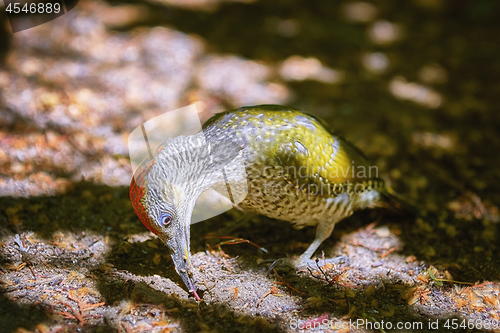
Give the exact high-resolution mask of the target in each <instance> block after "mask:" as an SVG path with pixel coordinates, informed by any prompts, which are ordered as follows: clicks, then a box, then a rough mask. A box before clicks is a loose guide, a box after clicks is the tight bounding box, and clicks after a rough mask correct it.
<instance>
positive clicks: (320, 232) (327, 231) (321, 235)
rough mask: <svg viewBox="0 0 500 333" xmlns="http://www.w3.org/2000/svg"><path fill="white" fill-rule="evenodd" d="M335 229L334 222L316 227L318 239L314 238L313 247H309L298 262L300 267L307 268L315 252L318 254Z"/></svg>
mask: <svg viewBox="0 0 500 333" xmlns="http://www.w3.org/2000/svg"><path fill="white" fill-rule="evenodd" d="M334 227H335V222H332V221H328V222H326V221H325V222H323V223H320V224H318V226H317V227H316V237H315V238H314V240H313V242H312V243H311V245H309V247H308V248H307V250H306V251H305V252H304V253H302V255H301V256H300V258H299V262H298V265H299V266H307V264H308V262H309V261H310V259H311V257H312V256H313V254H314V252H316V250H317V249H318V247H319V246H320V245H321V243H323V241H324V240H325V239H327V238H328V237H330V235H331V234H332V231H333V228H334Z"/></svg>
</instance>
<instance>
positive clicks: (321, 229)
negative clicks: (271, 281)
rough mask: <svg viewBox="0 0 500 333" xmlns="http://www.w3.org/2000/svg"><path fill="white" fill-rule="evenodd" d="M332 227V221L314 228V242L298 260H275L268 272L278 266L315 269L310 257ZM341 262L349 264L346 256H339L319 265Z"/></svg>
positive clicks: (314, 263) (328, 235)
mask: <svg viewBox="0 0 500 333" xmlns="http://www.w3.org/2000/svg"><path fill="white" fill-rule="evenodd" d="M334 227H335V222H332V221H328V222H323V223H320V224H319V225H318V226H317V228H316V237H315V238H314V241H313V242H312V243H311V245H309V247H308V248H307V250H306V251H305V252H304V253H302V255H301V256H300V257H299V258H298V259H296V260H290V259H289V258H282V259H278V260H275V261H274V262H273V263H272V264H271V266H270V268H269V270H272V269H273V268H275V267H277V266H278V265H285V266H289V267H294V268H300V267H307V266H311V267H315V266H316V262H315V261H314V260H311V257H312V256H313V254H314V252H316V250H317V249H318V247H319V246H320V245H321V243H323V241H324V240H325V239H327V238H328V237H330V235H331V234H332V231H333V228H334ZM342 261H344V262H349V258H348V257H346V256H340V257H337V258H331V259H326V260H324V261H323V260H322V261H321V263H323V264H324V263H330V264H338V263H339V262H342Z"/></svg>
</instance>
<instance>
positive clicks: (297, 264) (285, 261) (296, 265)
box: [268, 255, 350, 272]
mask: <svg viewBox="0 0 500 333" xmlns="http://www.w3.org/2000/svg"><path fill="white" fill-rule="evenodd" d="M326 264H331V265H338V264H347V265H349V264H350V259H349V257H348V256H346V255H342V256H338V257H335V258H328V259H319V258H316V259H309V258H303V257H299V258H297V259H291V258H279V259H276V260H274V261H273V262H272V263H271V265H270V266H269V270H268V272H271V271H272V270H273V269H275V268H277V267H279V266H285V267H289V268H293V269H298V270H299V269H302V268H306V267H311V268H313V267H317V266H318V265H319V266H320V267H322V266H324V265H326Z"/></svg>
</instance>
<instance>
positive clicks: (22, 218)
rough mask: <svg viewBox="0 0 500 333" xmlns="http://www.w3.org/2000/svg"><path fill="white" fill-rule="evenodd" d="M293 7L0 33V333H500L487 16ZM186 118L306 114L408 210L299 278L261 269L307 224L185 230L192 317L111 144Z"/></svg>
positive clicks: (443, 8)
mask: <svg viewBox="0 0 500 333" xmlns="http://www.w3.org/2000/svg"><path fill="white" fill-rule="evenodd" d="M359 4H361V5H359ZM303 6H305V5H304V4H301V3H297V4H294V5H291V4H286V5H285V4H283V3H281V2H279V1H278V2H276V3H275V4H269V3H267V2H253V3H240V2H238V1H228V2H227V3H226V2H223V3H219V2H218V1H209V0H206V1H189V2H176V1H173V0H172V1H155V2H152V3H142V2H141V3H139V2H134V1H128V2H126V3H117V2H111V3H108V2H94V1H81V2H80V4H79V5H78V7H77V8H75V9H74V10H73V11H71V12H70V13H68V14H66V15H64V16H62V17H60V18H58V19H57V20H56V21H53V22H51V23H47V24H44V25H41V26H39V27H37V28H33V29H30V30H26V31H24V32H20V33H16V34H15V35H14V36H8V35H6V34H4V35H3V36H2V37H3V38H4V39H5V40H2V45H8V47H5V50H4V52H2V54H3V57H4V59H3V63H2V65H1V66H0V332H2V333H3V332H41V333H46V332H257V331H258V332H297V331H302V330H300V328H303V329H304V330H303V331H318V332H327V331H331V332H350V331H352V332H371V331H380V332H390V331H394V332H396V331H397V332H417V331H418V332H421V331H422V332H448V331H455V332H460V331H463V332H465V331H500V328H499V326H500V286H499V283H500V282H499V281H500V259H499V258H500V247H499V243H498V240H497V239H496V236H497V234H496V232H497V229H498V223H499V220H500V218H499V210H498V206H499V205H500V196H499V194H498V191H497V189H498V187H499V186H500V172H499V169H498V166H499V165H500V163H499V159H498V154H497V152H498V151H499V149H500V139H499V137H498V129H497V128H498V124H499V123H500V121H499V120H500V119H499V114H500V113H498V112H496V111H497V108H498V103H497V100H498V96H500V86H499V85H498V82H497V81H498V78H499V77H500V75H499V74H500V67H499V66H498V57H497V56H498V53H499V52H500V46H499V44H498V43H497V40H496V39H497V36H498V33H500V26H499V24H498V20H497V19H496V18H495V15H494V14H492V13H496V12H500V8H498V6H497V5H496V2H492V1H483V2H477V3H475V4H465V3H460V4H457V5H450V3H449V2H447V1H428V0H426V1H414V2H411V4H410V2H408V4H407V5H403V4H400V3H399V2H396V1H381V2H380V3H377V4H367V3H364V2H345V3H344V2H342V3H340V4H327V3H326V2H318V4H316V5H313V6H311V7H310V8H309V7H308V8H309V10H308V11H306V10H303V8H304V7H303ZM360 6H361V7H360ZM360 8H361V9H360ZM363 8H364V9H363ZM333 13H340V14H335V15H334V14H333ZM374 13H375V14H374ZM250 14H252V15H253V14H255V15H254V16H252V15H250ZM249 15H250V16H251V17H254V18H255V19H254V20H253V21H251V22H248V21H247V17H249ZM331 16H332V17H334V19H333V20H329V19H330V17H331ZM2 20H3V22H4V23H6V21H5V18H4V17H2ZM391 22H392V23H391ZM245 23H248V24H249V25H248V26H249V27H250V28H248V26H247V25H246V24H245ZM244 26H246V27H247V28H246V29H245V28H243V27H244ZM228 31H231V32H232V33H228ZM327 32H328V33H327ZM330 34H333V35H330ZM304 50H307V52H305V51H304ZM353 55H355V56H353ZM307 57H310V58H307ZM311 59H312V60H311ZM385 62H388V63H389V65H388V67H387V68H384V66H383V64H384V63H385ZM193 102H199V103H198V104H197V106H198V107H199V108H200V109H201V110H202V111H203V113H206V114H208V115H210V114H213V113H215V112H219V111H222V110H226V109H231V108H234V107H239V106H242V105H252V104H260V103H275V104H288V105H292V106H294V107H298V108H302V109H304V110H307V111H308V112H311V113H313V114H316V115H318V116H321V117H323V118H324V119H325V120H326V121H327V122H329V123H330V124H331V126H332V128H334V129H335V130H337V131H339V133H341V134H342V135H344V136H345V137H347V138H349V139H350V141H352V142H353V143H355V144H356V145H357V146H358V147H360V148H361V149H362V150H363V151H364V152H365V153H366V154H367V156H368V157H369V158H370V159H371V160H372V161H373V162H374V163H375V164H376V165H377V166H379V170H380V174H381V177H382V178H384V179H385V180H386V181H387V182H388V183H390V184H391V185H392V187H393V188H394V189H395V190H396V191H397V192H398V193H400V194H401V195H402V196H403V197H404V198H405V199H407V200H408V201H409V202H411V203H412V204H413V205H415V207H417V211H418V213H417V214H416V216H400V215H396V214H394V213H392V212H387V211H382V210H377V211H362V212H357V213H356V214H354V215H353V216H352V217H350V218H348V219H346V220H345V221H342V222H341V223H339V224H338V225H337V226H336V228H335V230H334V232H333V234H332V236H331V237H330V238H329V239H328V240H327V241H325V242H324V243H323V245H322V246H321V247H320V250H319V251H318V252H317V253H316V255H317V256H318V258H317V259H318V260H317V261H316V262H313V263H311V265H310V267H309V268H304V269H301V270H295V269H292V268H289V267H286V266H280V265H278V266H277V267H276V268H275V269H271V270H270V269H269V267H270V263H272V262H273V261H274V260H276V259H278V258H285V257H296V256H298V255H300V254H301V253H302V252H303V251H304V250H305V249H306V248H307V246H308V245H309V243H310V242H311V241H312V239H313V238H314V230H313V229H303V230H295V229H293V228H292V226H291V225H290V224H288V223H286V222H282V221H277V220H272V219H269V218H267V217H264V216H256V215H248V214H245V213H243V212H240V211H237V210H231V211H228V212H226V213H224V214H222V215H220V216H217V217H215V218H212V219H210V220H208V221H205V222H203V223H198V224H194V225H192V227H191V252H192V254H193V266H194V273H195V281H196V284H197V286H198V288H199V293H200V296H201V298H202V300H201V301H200V302H196V300H195V299H194V297H193V296H192V295H190V294H188V292H187V291H186V289H185V287H184V286H183V283H182V281H181V280H180V278H179V276H178V275H177V274H176V273H175V270H174V267H173V264H172V262H171V259H170V256H169V253H168V251H167V249H166V247H165V246H164V245H163V244H162V243H161V242H160V241H159V240H158V239H157V238H156V237H155V236H154V235H153V234H152V233H150V232H148V231H147V229H145V227H144V226H143V225H142V224H141V223H140V221H139V219H138V218H137V216H136V215H135V213H134V211H133V209H132V206H131V204H130V200H129V196H128V184H129V182H130V178H131V175H132V173H131V172H132V171H131V166H130V162H129V159H128V149H127V137H128V134H129V133H130V131H131V130H133V129H134V128H135V127H136V126H139V125H140V124H141V123H142V122H144V121H146V120H147V119H150V118H152V117H154V116H157V115H160V114H162V113H163V112H165V111H166V110H173V109H175V108H178V107H181V106H185V105H188V104H190V103H193ZM263 249H265V251H264V250H263ZM338 256H342V260H340V261H339V263H338V264H336V265H332V264H325V261H324V259H327V258H334V257H338ZM319 324H323V326H321V327H318V325H319ZM325 324H327V325H325ZM398 325H402V326H398Z"/></svg>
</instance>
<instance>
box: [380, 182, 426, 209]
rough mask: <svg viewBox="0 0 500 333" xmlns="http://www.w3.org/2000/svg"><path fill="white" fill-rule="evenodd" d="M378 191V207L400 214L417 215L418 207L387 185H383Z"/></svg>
mask: <svg viewBox="0 0 500 333" xmlns="http://www.w3.org/2000/svg"><path fill="white" fill-rule="evenodd" d="M379 193H380V204H379V207H381V208H385V209H388V210H390V211H393V212H395V213H397V214H401V215H417V212H418V209H417V207H415V206H414V205H412V204H410V203H409V202H408V201H406V200H404V199H403V198H402V197H401V196H400V195H399V194H397V193H396V192H395V191H394V190H393V189H392V188H390V187H389V186H385V187H384V189H383V190H382V191H380V192H379Z"/></svg>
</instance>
